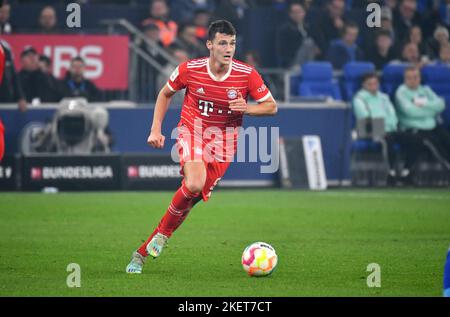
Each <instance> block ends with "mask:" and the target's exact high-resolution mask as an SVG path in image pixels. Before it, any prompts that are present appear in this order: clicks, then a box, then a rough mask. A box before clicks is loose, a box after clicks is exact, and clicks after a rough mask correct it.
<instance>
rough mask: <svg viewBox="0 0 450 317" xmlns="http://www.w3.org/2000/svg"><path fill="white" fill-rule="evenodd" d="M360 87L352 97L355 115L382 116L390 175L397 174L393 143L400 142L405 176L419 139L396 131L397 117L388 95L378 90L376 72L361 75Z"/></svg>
mask: <svg viewBox="0 0 450 317" xmlns="http://www.w3.org/2000/svg"><path fill="white" fill-rule="evenodd" d="M361 83H362V88H361V90H359V91H358V93H357V94H356V95H355V97H354V98H353V111H354V113H355V117H356V118H357V119H358V120H359V119H366V118H382V119H384V129H385V132H386V135H385V141H386V143H387V151H388V160H389V166H390V169H391V173H390V174H391V175H392V176H394V175H398V174H400V173H401V171H398V170H397V168H396V166H397V162H396V155H395V153H396V150H395V145H396V144H397V143H399V144H401V145H402V146H401V151H402V152H403V153H402V156H403V157H404V160H405V168H406V170H407V171H404V173H403V175H404V176H407V175H408V174H409V171H410V170H411V167H412V166H413V164H414V159H415V157H416V153H417V151H418V150H419V148H420V147H421V141H420V139H417V138H415V137H414V136H411V135H409V134H405V133H402V132H399V131H398V127H397V125H398V118H397V114H396V112H395V108H394V106H393V105H392V103H391V100H390V99H389V96H388V95H386V94H384V93H382V92H381V91H380V81H379V79H378V76H377V75H376V73H368V74H365V75H364V76H363V77H362V80H361Z"/></svg>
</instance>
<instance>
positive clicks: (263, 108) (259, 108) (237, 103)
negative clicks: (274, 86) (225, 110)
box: [230, 93, 278, 116]
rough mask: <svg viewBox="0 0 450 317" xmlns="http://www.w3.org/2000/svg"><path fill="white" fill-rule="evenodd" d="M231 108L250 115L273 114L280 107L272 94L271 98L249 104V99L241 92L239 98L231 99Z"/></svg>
mask: <svg viewBox="0 0 450 317" xmlns="http://www.w3.org/2000/svg"><path fill="white" fill-rule="evenodd" d="M230 110H231V111H237V112H243V113H244V114H246V115H249V116H273V115H275V114H276V113H277V111H278V107H277V103H276V101H275V99H273V97H272V96H271V97H270V98H269V99H267V100H265V101H263V102H260V103H258V104H256V105H251V104H247V101H246V100H245V99H244V98H243V97H242V94H241V93H239V96H238V98H237V99H234V100H231V101H230Z"/></svg>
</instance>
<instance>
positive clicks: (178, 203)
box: [138, 182, 201, 256]
mask: <svg viewBox="0 0 450 317" xmlns="http://www.w3.org/2000/svg"><path fill="white" fill-rule="evenodd" d="M198 197H201V196H200V194H194V193H191V192H190V191H189V190H188V189H187V188H186V186H185V185H184V182H183V184H182V185H181V187H180V188H179V189H178V190H177V192H176V193H175V195H174V196H173V198H172V202H171V203H170V205H169V208H168V209H167V211H166V213H165V215H164V217H163V218H162V219H161V221H160V222H159V225H158V227H157V228H156V229H155V231H153V233H152V234H151V235H150V237H149V238H148V239H147V241H145V243H144V244H142V245H141V247H140V248H139V249H138V252H139V253H140V254H141V255H143V256H147V249H146V248H147V245H148V244H149V243H150V241H151V240H152V238H153V236H154V235H155V234H157V233H158V232H160V233H162V234H163V235H165V236H167V237H170V236H171V235H172V234H173V232H174V231H175V230H176V229H177V228H178V227H179V226H180V225H181V223H182V222H183V221H184V219H186V217H187V215H188V213H189V211H190V210H191V208H192V207H193V206H194V205H195V204H196V203H197V202H198V201H200V199H198Z"/></svg>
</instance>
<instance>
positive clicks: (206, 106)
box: [198, 100, 214, 117]
mask: <svg viewBox="0 0 450 317" xmlns="http://www.w3.org/2000/svg"><path fill="white" fill-rule="evenodd" d="M198 108H199V109H200V110H202V111H203V112H202V113H201V115H202V116H205V117H209V114H208V112H213V111H214V103H213V102H211V101H206V100H199V101H198Z"/></svg>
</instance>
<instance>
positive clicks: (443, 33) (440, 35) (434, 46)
mask: <svg viewBox="0 0 450 317" xmlns="http://www.w3.org/2000/svg"><path fill="white" fill-rule="evenodd" d="M448 41H449V32H448V30H447V28H446V27H444V26H438V27H437V28H436V29H435V30H434V33H433V38H432V39H430V40H429V42H428V54H429V56H430V58H432V59H435V58H437V57H438V56H439V51H440V48H441V46H443V45H444V46H445V45H447V43H448Z"/></svg>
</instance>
